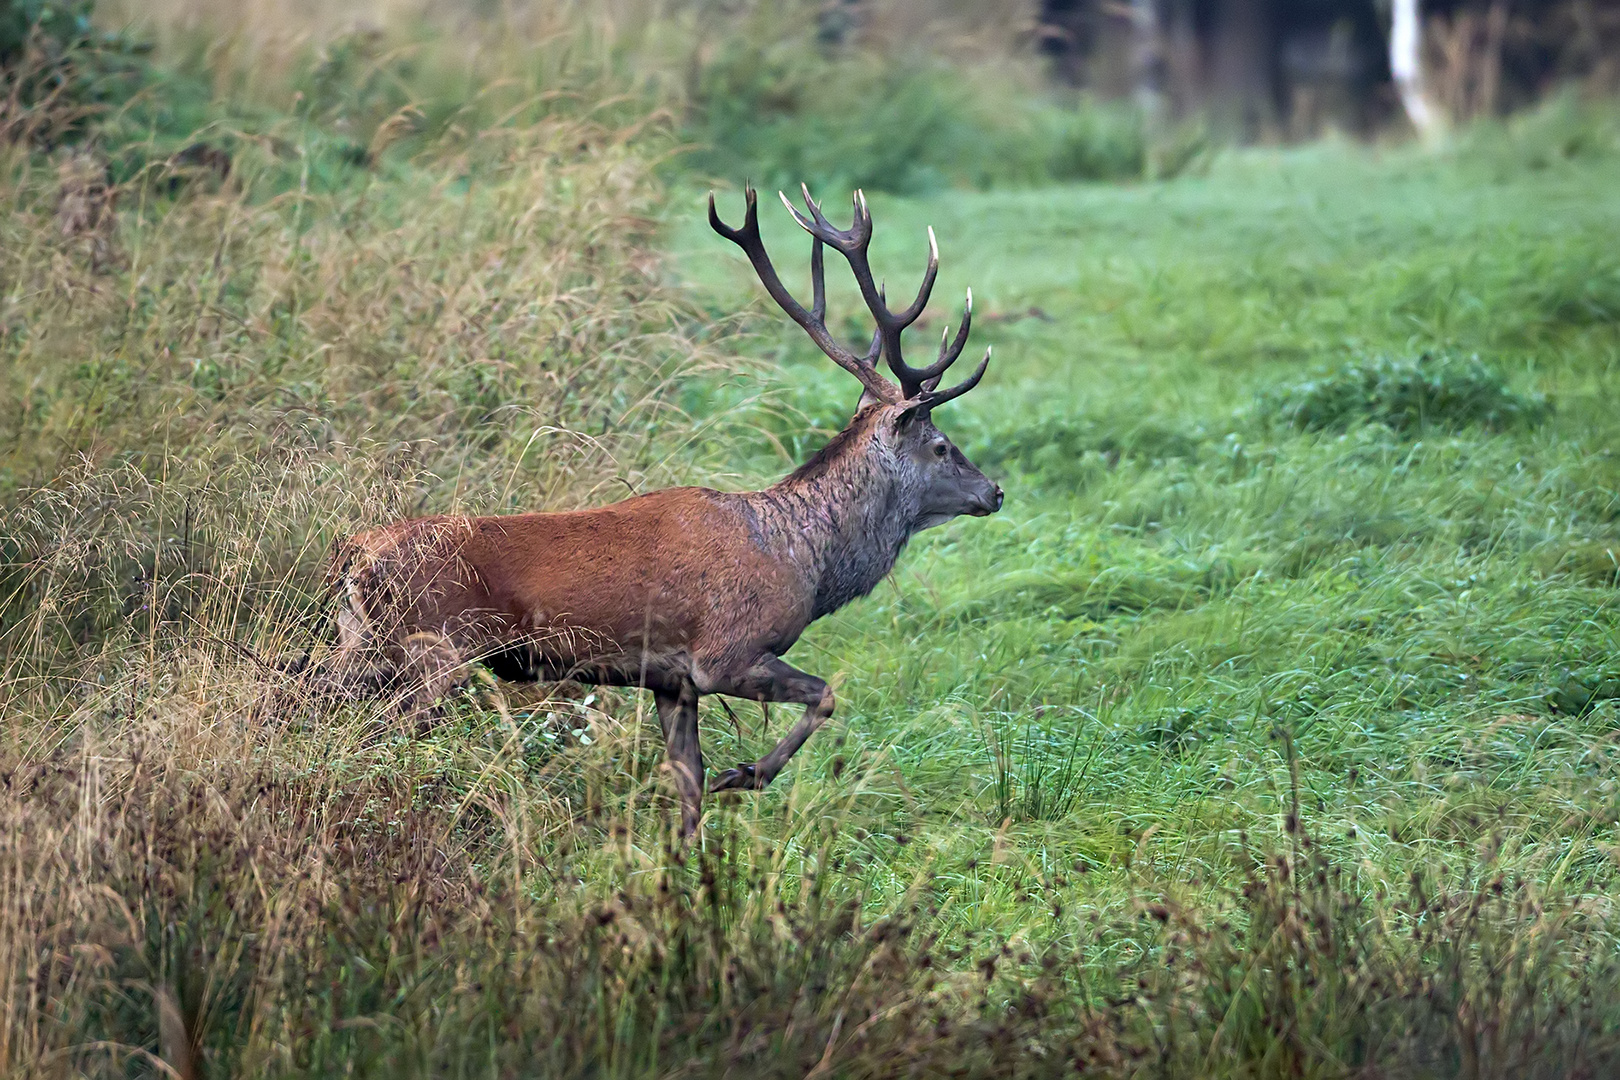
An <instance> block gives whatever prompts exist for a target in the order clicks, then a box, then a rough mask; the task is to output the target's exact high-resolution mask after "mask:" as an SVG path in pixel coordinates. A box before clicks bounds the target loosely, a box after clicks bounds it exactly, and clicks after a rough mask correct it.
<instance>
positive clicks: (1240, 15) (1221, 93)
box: [1212, 0, 1277, 139]
mask: <svg viewBox="0 0 1620 1080" xmlns="http://www.w3.org/2000/svg"><path fill="white" fill-rule="evenodd" d="M1218 12H1219V14H1218V18H1217V21H1216V25H1215V33H1214V48H1213V49H1212V52H1213V54H1214V55H1213V60H1214V64H1213V67H1214V72H1213V74H1214V83H1215V93H1216V96H1217V108H1216V115H1217V117H1218V118H1219V119H1220V120H1221V121H1222V122H1224V123H1225V124H1226V125H1227V126H1228V127H1230V128H1233V129H1235V130H1236V131H1237V133H1238V134H1240V135H1242V136H1243V137H1244V138H1249V139H1253V138H1258V137H1261V136H1264V135H1267V134H1269V133H1271V132H1272V131H1273V130H1274V128H1275V126H1276V116H1277V107H1276V106H1277V103H1276V78H1275V59H1276V58H1275V51H1276V50H1275V49H1273V48H1272V44H1273V38H1274V37H1275V36H1276V35H1275V32H1274V31H1275V27H1274V26H1273V12H1272V8H1271V4H1270V3H1268V2H1267V0H1221V3H1220V7H1219V9H1218Z"/></svg>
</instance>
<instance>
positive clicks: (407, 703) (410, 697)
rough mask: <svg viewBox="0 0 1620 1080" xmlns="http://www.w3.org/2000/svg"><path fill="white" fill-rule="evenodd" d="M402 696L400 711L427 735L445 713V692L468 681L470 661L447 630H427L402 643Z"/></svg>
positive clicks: (408, 722)
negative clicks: (468, 662) (443, 631)
mask: <svg viewBox="0 0 1620 1080" xmlns="http://www.w3.org/2000/svg"><path fill="white" fill-rule="evenodd" d="M399 651H400V653H401V654H402V659H403V661H404V662H403V663H402V664H400V675H401V677H402V679H403V685H402V689H403V696H402V697H401V698H400V701H399V715H400V718H401V719H402V720H403V721H404V723H405V725H406V727H407V728H408V729H414V731H415V733H416V734H417V735H419V736H420V735H425V734H426V733H427V732H428V731H429V730H431V729H432V728H433V727H434V725H436V724H437V723H438V722H439V721H440V720H442V719H443V717H444V709H443V706H442V704H441V703H442V702H443V700H444V698H445V696H446V695H448V694H449V693H450V691H451V690H454V689H455V688H456V687H458V686H460V685H462V684H463V683H465V682H466V681H467V678H468V673H469V670H470V669H469V665H468V664H467V662H466V661H465V660H464V659H463V658H462V656H461V652H460V650H458V649H457V648H456V645H455V642H454V641H452V640H451V639H450V636H449V635H448V634H442V633H439V632H437V631H432V630H424V631H418V632H416V633H414V634H410V635H408V636H407V637H406V638H405V639H404V640H403V641H402V642H400V644H399Z"/></svg>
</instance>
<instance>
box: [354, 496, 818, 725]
mask: <svg viewBox="0 0 1620 1080" xmlns="http://www.w3.org/2000/svg"><path fill="white" fill-rule="evenodd" d="M753 518H754V515H753V514H752V513H751V512H750V508H749V506H748V504H747V502H746V501H745V500H742V499H739V498H738V497H737V496H734V495H727V494H725V493H723V492H718V491H712V490H709V489H706V488H673V489H668V490H664V491H658V492H654V493H652V494H648V495H641V496H637V497H635V498H632V499H629V500H626V501H624V502H621V503H617V504H615V505H612V506H607V507H602V508H600V509H594V510H576V511H564V512H559V513H534V514H514V515H510V516H500V517H451V516H440V517H429V518H418V519H414V520H409V521H401V522H397V523H394V524H392V525H389V526H386V527H384V528H380V529H374V530H371V531H369V532H363V533H359V534H356V535H354V536H351V537H349V538H347V539H346V540H345V541H343V542H341V543H340V545H339V547H338V549H337V551H336V552H335V553H334V559H333V567H332V572H331V575H330V576H331V577H332V578H333V579H334V584H336V585H337V586H338V590H339V591H340V592H341V594H342V596H343V604H342V608H341V610H340V613H339V615H338V635H339V640H338V647H339V651H340V653H341V654H355V658H356V659H358V654H359V653H360V652H361V651H362V650H364V651H366V652H368V653H370V654H371V655H372V656H373V657H374V658H378V659H383V660H384V661H385V662H386V664H387V666H388V667H390V668H394V669H397V670H404V669H412V670H414V671H416V672H417V673H418V680H419V681H420V682H421V683H422V685H421V686H420V687H415V688H413V690H414V693H413V694H412V696H413V697H414V698H415V699H417V701H418V702H419V703H420V704H422V705H427V704H431V703H432V701H433V700H436V699H437V697H439V696H441V695H442V694H443V693H444V692H446V691H448V690H449V689H451V688H452V686H453V685H454V684H456V683H458V682H460V681H464V679H465V677H466V673H467V665H468V664H470V663H473V662H477V663H482V664H483V665H484V666H486V667H487V668H489V669H490V671H491V672H492V673H493V674H495V675H496V676H497V677H499V678H501V679H505V680H508V681H511V682H536V681H543V682H556V681H563V680H575V681H580V682H589V683H598V684H604V685H613V686H637V687H645V688H647V689H649V690H655V691H657V690H665V689H668V690H676V689H678V688H679V686H680V684H681V682H682V681H683V680H687V679H689V680H691V682H692V683H693V685H694V686H695V688H696V689H697V691H698V692H699V693H711V692H719V684H718V683H717V682H716V681H715V680H713V679H712V678H711V677H710V673H711V672H720V671H726V670H732V669H735V668H736V667H738V666H739V665H741V666H747V665H748V664H749V663H750V661H752V660H753V659H754V657H753V656H748V655H744V654H746V653H749V652H753V653H755V654H758V653H760V652H764V653H769V654H773V655H780V654H781V653H783V652H786V651H787V650H788V648H790V647H791V646H792V645H793V643H794V642H795V641H797V640H798V637H799V635H800V634H801V633H803V631H804V628H805V626H807V625H808V624H809V622H810V620H811V611H812V598H810V597H807V596H806V595H805V590H804V587H803V584H804V583H803V582H802V581H800V580H797V579H798V578H799V577H800V576H801V575H798V574H796V573H794V572H793V570H792V568H790V567H784V566H783V565H782V563H781V562H780V561H779V560H777V559H775V558H773V557H772V555H771V553H770V552H768V551H767V550H766V548H765V546H764V542H763V537H762V536H761V533H760V529H759V525H758V522H757V521H755V520H753ZM379 654H380V656H379Z"/></svg>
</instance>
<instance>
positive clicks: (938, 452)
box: [934, 443, 950, 458]
mask: <svg viewBox="0 0 1620 1080" xmlns="http://www.w3.org/2000/svg"><path fill="white" fill-rule="evenodd" d="M948 453H950V451H949V450H947V449H946V448H945V444H944V443H935V444H934V456H935V457H937V458H942V457H944V456H945V455H946V454H948Z"/></svg>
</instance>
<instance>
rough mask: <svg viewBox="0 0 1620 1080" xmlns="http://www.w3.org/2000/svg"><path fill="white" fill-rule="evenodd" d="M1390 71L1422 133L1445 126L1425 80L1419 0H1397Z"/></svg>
mask: <svg viewBox="0 0 1620 1080" xmlns="http://www.w3.org/2000/svg"><path fill="white" fill-rule="evenodd" d="M1389 71H1390V74H1391V75H1393V76H1394V78H1395V89H1396V91H1397V92H1398V93H1399V94H1400V95H1401V107H1402V108H1404V109H1405V110H1406V115H1407V118H1408V119H1410V120H1411V121H1412V126H1413V127H1414V128H1416V129H1417V131H1418V134H1419V135H1421V136H1423V137H1424V138H1425V139H1433V138H1434V137H1436V136H1437V135H1439V134H1440V132H1441V130H1442V129H1443V128H1444V126H1445V125H1444V121H1443V120H1442V119H1441V116H1440V112H1439V110H1438V109H1436V108H1435V107H1434V103H1433V102H1431V101H1430V100H1429V95H1428V89H1427V87H1426V86H1425V85H1424V82H1423V14H1422V12H1421V11H1419V10H1418V0H1395V4H1394V11H1393V12H1392V15H1391V20H1390V28H1389Z"/></svg>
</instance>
